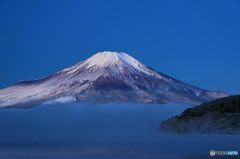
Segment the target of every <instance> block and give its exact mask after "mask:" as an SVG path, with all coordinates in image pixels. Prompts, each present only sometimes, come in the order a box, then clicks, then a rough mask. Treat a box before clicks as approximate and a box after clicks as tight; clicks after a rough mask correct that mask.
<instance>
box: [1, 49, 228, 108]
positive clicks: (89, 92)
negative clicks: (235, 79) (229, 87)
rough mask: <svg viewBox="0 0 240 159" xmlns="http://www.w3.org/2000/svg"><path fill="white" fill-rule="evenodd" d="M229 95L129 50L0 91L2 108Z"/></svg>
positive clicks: (98, 56)
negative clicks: (141, 59) (200, 85)
mask: <svg viewBox="0 0 240 159" xmlns="http://www.w3.org/2000/svg"><path fill="white" fill-rule="evenodd" d="M227 95H228V94H226V93H222V92H212V91H207V90H204V89H200V88H198V87H195V86H191V85H189V84H186V83H184V82H181V81H178V80H175V79H174V78H172V77H170V76H167V75H165V74H162V73H159V72H156V71H154V70H153V69H151V68H149V67H148V66H145V65H144V64H142V63H141V62H139V61H138V60H136V59H135V58H133V57H131V56H130V55H128V54H126V53H123V52H120V53H118V52H111V51H104V52H99V53H96V54H95V55H93V56H91V57H90V58H88V59H86V60H84V61H82V62H80V63H78V64H76V65H74V66H72V67H69V68H66V69H64V70H62V71H59V72H57V73H55V74H52V75H50V76H47V77H45V78H42V79H38V80H32V81H24V82H20V83H17V84H15V85H12V86H10V87H8V88H5V89H2V90H0V107H9V106H22V105H24V106H25V105H33V104H40V103H56V102H58V103H61V102H65V101H78V102H80V101H85V102H88V101H91V102H105V103H106V102H142V103H159V104H162V103H168V102H178V103H179V102H180V103H191V104H197V103H202V102H205V101H209V100H212V99H216V98H220V97H224V96H227Z"/></svg>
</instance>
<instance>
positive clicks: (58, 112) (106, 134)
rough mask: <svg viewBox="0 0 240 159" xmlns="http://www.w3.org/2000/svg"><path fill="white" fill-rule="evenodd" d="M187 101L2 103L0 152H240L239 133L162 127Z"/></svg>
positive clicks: (60, 156) (8, 156)
mask: <svg viewBox="0 0 240 159" xmlns="http://www.w3.org/2000/svg"><path fill="white" fill-rule="evenodd" d="M187 107H189V106H185V105H179V104H167V105H155V104H150V105H147V104H99V105H97V104H63V105H39V106H36V107H33V108H28V109H17V108H11V109H0V158H1V159H2V158H3V159H16V158H17V159H38V158H39V159H76V158H81V159H159V158H162V159H198V158H199V159H205V158H206V159H207V158H213V157H210V155H209V151H210V150H222V151H227V150H228V151H230V150H232V151H233V150H237V151H238V152H240V135H177V134H162V133H161V132H160V131H159V125H160V122H161V121H162V120H164V119H167V118H169V117H172V116H174V115H176V114H179V113H180V112H182V111H183V110H184V109H186V108H187ZM227 157H228V156H219V158H223V159H226V158H227ZM214 158H216V157H214ZM228 158H234V157H228Z"/></svg>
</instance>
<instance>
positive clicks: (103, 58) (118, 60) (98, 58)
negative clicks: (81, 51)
mask: <svg viewBox="0 0 240 159" xmlns="http://www.w3.org/2000/svg"><path fill="white" fill-rule="evenodd" d="M82 65H87V68H90V67H109V66H110V67H111V65H115V66H117V65H119V66H121V65H127V66H128V67H132V68H134V69H137V70H138V71H141V72H144V73H147V74H149V73H150V72H151V70H149V69H148V68H147V67H146V66H144V65H143V64H142V63H141V62H139V61H138V60H136V59H135V58H133V57H132V56H130V55H128V54H127V53H124V52H112V51H103V52H98V53H96V54H95V55H93V56H91V57H90V58H88V59H87V60H85V61H84V62H83V64H82Z"/></svg>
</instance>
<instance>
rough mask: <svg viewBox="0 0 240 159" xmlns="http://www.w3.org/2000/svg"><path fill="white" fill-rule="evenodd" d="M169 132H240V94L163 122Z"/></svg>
mask: <svg viewBox="0 0 240 159" xmlns="http://www.w3.org/2000/svg"><path fill="white" fill-rule="evenodd" d="M161 131H163V132H167V133H197V134H240V96H231V97H226V98H222V99H218V100H214V101H212V102H209V103H204V104H202V105H200V106H197V107H195V108H189V109H187V110H185V111H184V112H183V113H182V114H181V115H179V116H175V117H173V118H171V119H168V120H166V121H163V122H162V123H161Z"/></svg>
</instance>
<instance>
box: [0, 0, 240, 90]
mask: <svg viewBox="0 0 240 159" xmlns="http://www.w3.org/2000/svg"><path fill="white" fill-rule="evenodd" d="M104 50H111V51H123V52H127V53H129V54H130V55H132V56H133V57H135V58H136V59H138V60H140V61H141V62H143V63H144V64H146V65H148V66H150V67H153V68H154V69H156V70H158V71H160V72H163V73H165V74H168V75H170V76H173V77H175V78H177V79H179V80H182V81H185V82H188V83H190V84H193V85H196V86H199V87H202V88H205V89H210V90H223V91H228V92H231V93H239V92H240V67H239V66H240V1H239V0H201V1H194V0H181V1H180V0H167V1H166V0H165V1H163V0H162V1H161V0H156V1H153V0H152V1H151V0H118V1H116V0H109V1H107V0H76V1H73V0H65V1H61V0H56V1H53V0H42V1H37V0H21V1H20V0H15V1H14V0H0V55H1V56H0V57H1V60H0V88H3V87H6V86H8V85H10V84H13V83H15V82H17V81H19V80H26V79H34V78H39V77H42V76H46V75H48V74H51V73H54V72H56V71H59V70H61V69H63V68H65V67H68V66H70V65H73V64H75V63H77V62H79V61H82V60H84V59H86V58H87V57H89V56H90V55H92V54H94V53H96V52H99V51H104Z"/></svg>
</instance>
